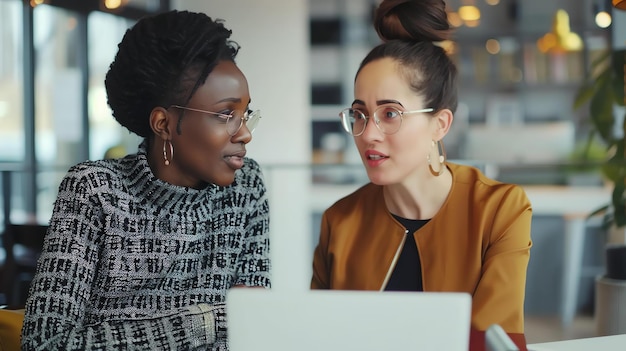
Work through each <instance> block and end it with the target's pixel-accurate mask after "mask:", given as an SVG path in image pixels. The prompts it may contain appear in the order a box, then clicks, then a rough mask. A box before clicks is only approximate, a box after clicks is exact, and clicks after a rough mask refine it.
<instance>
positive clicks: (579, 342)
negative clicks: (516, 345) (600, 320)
mask: <svg viewBox="0 0 626 351" xmlns="http://www.w3.org/2000/svg"><path fill="white" fill-rule="evenodd" d="M625 349H626V334H620V335H611V336H599V337H596V338H586V339H574V340H565V341H555V342H546V343H540V344H530V345H528V351H596V350H597V351H624V350H625Z"/></svg>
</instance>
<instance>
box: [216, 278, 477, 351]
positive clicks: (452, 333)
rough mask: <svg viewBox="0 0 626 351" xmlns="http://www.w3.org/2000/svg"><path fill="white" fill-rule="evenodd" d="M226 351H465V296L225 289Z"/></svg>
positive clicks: (468, 300) (467, 329)
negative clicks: (227, 337)
mask: <svg viewBox="0 0 626 351" xmlns="http://www.w3.org/2000/svg"><path fill="white" fill-rule="evenodd" d="M226 303H227V305H226V306H227V319H228V335H229V346H230V350H231V351H250V350H301V351H309V350H310V351H313V350H315V351H319V350H324V351H332V350H342V351H345V350H361V351H369V350H372V351H373V350H376V351H379V350H433V351H435V350H441V351H467V349H468V345H469V333H470V319H471V297H470V295H469V294H465V293H427V292H417V293H416V292H384V293H383V292H374V291H339V290H311V291H282V292H279V291H272V290H266V289H231V290H230V291H229V293H228V295H227V300H226Z"/></svg>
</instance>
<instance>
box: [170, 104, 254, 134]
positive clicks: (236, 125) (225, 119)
mask: <svg viewBox="0 0 626 351" xmlns="http://www.w3.org/2000/svg"><path fill="white" fill-rule="evenodd" d="M170 107H174V108H177V109H181V110H186V111H193V112H200V113H206V114H209V115H212V116H214V117H216V118H218V119H219V121H221V122H222V123H224V124H225V125H226V132H227V133H228V135H230V136H233V135H235V134H237V132H239V130H240V129H241V126H242V125H243V124H244V123H245V124H246V127H247V128H248V130H249V131H250V133H252V132H254V130H255V129H256V127H257V125H258V124H259V121H260V120H261V111H259V110H255V111H252V110H246V111H245V112H244V111H241V110H234V111H232V112H231V113H230V114H224V113H218V112H212V111H205V110H199V109H197V108H191V107H184V106H179V105H172V106H170Z"/></svg>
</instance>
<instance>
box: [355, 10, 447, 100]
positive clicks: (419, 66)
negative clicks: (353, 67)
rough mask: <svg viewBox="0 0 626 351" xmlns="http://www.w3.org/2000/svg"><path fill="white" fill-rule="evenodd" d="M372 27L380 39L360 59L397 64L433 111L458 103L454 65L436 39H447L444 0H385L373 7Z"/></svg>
mask: <svg viewBox="0 0 626 351" xmlns="http://www.w3.org/2000/svg"><path fill="white" fill-rule="evenodd" d="M374 29H376V32H377V33H378V36H379V37H380V38H381V39H382V41H383V43H382V44H380V45H378V46H376V47H375V48H373V49H372V50H371V51H370V52H369V53H368V55H367V56H366V57H365V58H364V59H363V61H362V62H361V66H360V67H359V70H358V71H357V74H356V75H357V76H358V75H359V72H360V71H361V69H362V68H363V67H364V66H365V65H367V64H368V63H370V62H372V61H375V60H378V59H382V58H385V57H390V58H392V59H394V60H396V61H397V62H399V64H400V71H401V73H402V74H403V75H404V76H405V77H406V78H407V81H408V82H409V85H410V86H411V89H412V90H413V91H414V92H416V93H417V94H420V95H423V96H424V103H425V104H426V107H432V108H434V109H435V111H437V110H440V109H443V108H447V109H450V110H451V111H452V112H454V111H455V110H456V108H457V105H458V97H457V75H458V73H457V68H456V66H455V65H454V63H453V62H452V60H451V59H450V57H448V55H447V54H446V52H445V50H444V49H443V48H441V47H440V46H438V45H435V42H440V41H443V40H445V39H448V36H449V34H450V24H449V22H448V17H447V14H446V11H445V3H444V2H443V0H384V1H383V2H381V3H380V5H379V6H378V8H377V9H376V12H375V15H374Z"/></svg>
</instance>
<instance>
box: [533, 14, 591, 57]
mask: <svg viewBox="0 0 626 351" xmlns="http://www.w3.org/2000/svg"><path fill="white" fill-rule="evenodd" d="M537 47H538V48H539V50H540V51H541V52H544V53H547V52H550V53H563V52H570V51H580V50H582V48H583V42H582V40H581V39H580V36H579V35H578V34H576V33H574V32H572V31H571V30H570V26H569V15H568V14H567V12H566V11H565V10H563V9H559V10H558V11H556V13H555V15H554V20H553V23H552V30H551V31H550V32H548V33H546V34H545V35H544V36H543V37H541V38H540V39H539V40H537Z"/></svg>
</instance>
